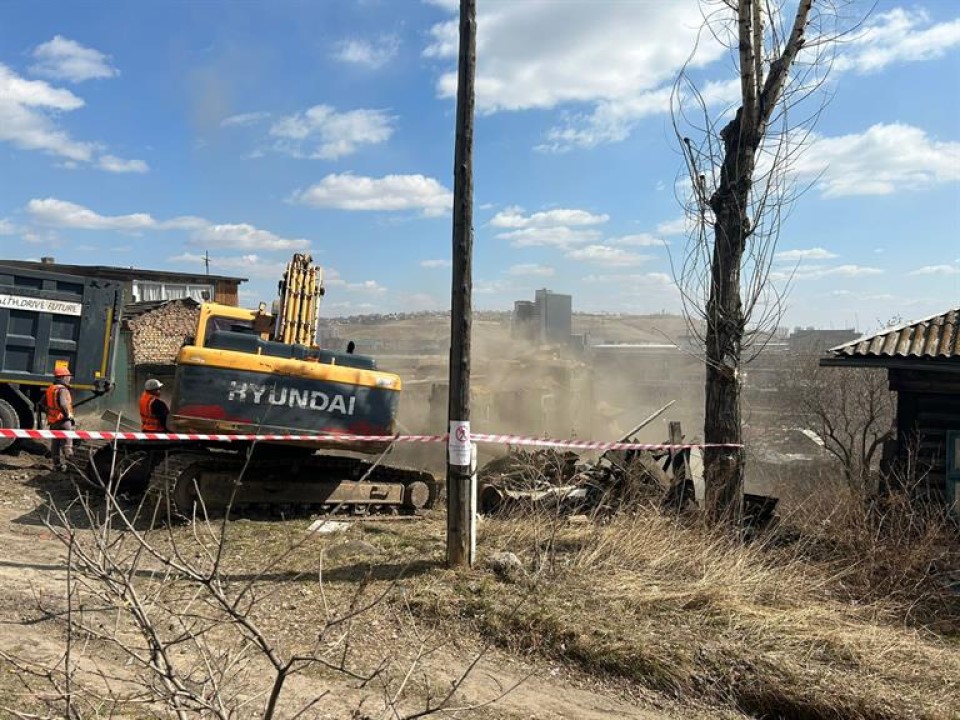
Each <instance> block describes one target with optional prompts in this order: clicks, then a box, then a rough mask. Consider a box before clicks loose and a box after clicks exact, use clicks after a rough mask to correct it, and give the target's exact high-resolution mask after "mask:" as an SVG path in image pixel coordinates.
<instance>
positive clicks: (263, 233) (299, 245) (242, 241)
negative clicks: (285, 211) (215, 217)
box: [191, 223, 310, 250]
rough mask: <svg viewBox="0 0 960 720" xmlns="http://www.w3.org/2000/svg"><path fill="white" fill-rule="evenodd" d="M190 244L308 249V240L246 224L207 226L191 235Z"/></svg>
mask: <svg viewBox="0 0 960 720" xmlns="http://www.w3.org/2000/svg"><path fill="white" fill-rule="evenodd" d="M191 242H192V244H194V245H202V246H205V247H220V248H235V249H238V250H304V249H306V248H308V247H310V241H309V240H304V239H302V238H298V239H289V238H282V237H280V236H278V235H275V234H274V233H272V232H270V231H269V230H260V229H258V228H256V227H254V226H253V225H250V224H248V223H235V224H226V225H207V226H205V227H202V228H199V229H197V230H196V231H195V232H194V233H193V236H192V238H191Z"/></svg>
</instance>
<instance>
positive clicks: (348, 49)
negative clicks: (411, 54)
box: [333, 35, 400, 70]
mask: <svg viewBox="0 0 960 720" xmlns="http://www.w3.org/2000/svg"><path fill="white" fill-rule="evenodd" d="M399 50H400V38H399V37H397V36H396V35H381V36H380V37H378V38H376V39H375V40H363V39H349V40H341V41H340V42H339V43H337V47H336V50H335V51H334V54H333V56H334V58H335V59H337V60H339V61H340V62H344V63H349V64H352V65H363V66H364V67H368V68H371V69H374V70H375V69H377V68H380V67H383V66H384V65H386V64H387V63H388V62H390V61H391V60H393V58H395V57H396V56H397V52H398V51H399Z"/></svg>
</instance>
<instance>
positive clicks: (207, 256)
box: [203, 250, 210, 275]
mask: <svg viewBox="0 0 960 720" xmlns="http://www.w3.org/2000/svg"><path fill="white" fill-rule="evenodd" d="M203 266H204V268H206V270H207V275H209V274H210V251H209V250H204V251H203Z"/></svg>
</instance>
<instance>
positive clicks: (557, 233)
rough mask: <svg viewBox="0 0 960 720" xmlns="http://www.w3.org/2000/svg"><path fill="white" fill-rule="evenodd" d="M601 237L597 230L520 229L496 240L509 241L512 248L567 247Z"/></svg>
mask: <svg viewBox="0 0 960 720" xmlns="http://www.w3.org/2000/svg"><path fill="white" fill-rule="evenodd" d="M602 235H603V234H602V233H601V232H600V231H599V230H585V229H574V228H569V227H565V226H559V227H527V228H521V229H520V230H511V231H510V232H505V233H499V234H498V235H497V238H499V239H501V240H509V241H510V242H511V243H512V244H513V246H514V247H536V246H540V245H550V246H554V247H567V246H569V245H576V244H579V243H585V242H590V241H593V240H599V239H600V238H601V237H602Z"/></svg>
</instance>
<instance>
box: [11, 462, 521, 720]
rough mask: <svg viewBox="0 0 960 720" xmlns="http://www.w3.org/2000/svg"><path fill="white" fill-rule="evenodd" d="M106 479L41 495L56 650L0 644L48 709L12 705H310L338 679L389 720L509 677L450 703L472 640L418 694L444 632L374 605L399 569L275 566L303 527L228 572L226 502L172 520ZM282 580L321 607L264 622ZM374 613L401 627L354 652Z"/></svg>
mask: <svg viewBox="0 0 960 720" xmlns="http://www.w3.org/2000/svg"><path fill="white" fill-rule="evenodd" d="M241 478H242V473H241ZM241 478H238V480H237V485H239V483H240V479H241ZM118 484H119V483H118V482H110V483H104V485H105V487H106V488H107V490H106V491H105V495H104V497H103V498H102V499H97V498H91V497H90V496H88V495H87V494H86V493H84V492H80V493H78V494H77V496H76V498H75V499H74V501H73V502H72V503H70V504H69V505H67V506H65V505H63V504H62V503H61V504H57V502H56V501H54V499H53V498H48V502H47V514H46V516H45V517H44V518H43V524H44V525H45V527H46V528H47V530H48V531H49V532H50V533H51V534H52V535H53V536H54V537H56V538H57V539H58V540H59V541H60V542H61V543H62V544H63V546H64V549H65V551H66V565H65V570H66V586H65V589H64V594H63V596H62V597H57V598H51V597H38V598H37V602H38V609H39V611H40V615H39V617H38V618H36V621H37V622H53V623H58V624H59V625H60V627H61V628H62V630H63V635H64V638H65V639H64V647H63V652H62V654H61V655H60V656H59V657H58V658H55V659H53V660H50V659H47V658H43V657H35V656H32V655H29V656H15V655H11V654H9V653H6V652H3V651H0V659H3V660H5V661H6V662H8V663H10V664H12V665H13V666H14V668H15V670H16V674H17V677H18V679H19V680H20V682H21V684H22V686H23V688H24V695H25V696H26V697H30V698H31V699H32V701H33V702H34V704H35V705H39V706H41V707H44V708H45V709H46V711H47V714H44V715H36V714H31V712H27V711H25V710H23V709H22V708H18V707H9V706H8V704H9V703H10V702H11V699H10V698H4V699H2V700H0V710H5V711H7V712H8V713H9V714H10V715H11V716H12V717H17V718H40V717H43V718H51V719H52V718H64V719H65V720H78V719H80V718H106V717H116V716H118V715H119V716H123V717H127V716H128V715H127V714H126V713H130V712H133V713H134V715H136V716H137V717H147V716H149V717H175V718H181V719H185V718H195V717H200V718H216V719H219V720H227V719H228V718H231V719H232V718H238V717H249V718H254V717H255V718H261V719H262V720H275V719H276V718H280V717H284V718H308V717H319V714H318V713H319V711H320V708H321V705H322V704H323V702H324V701H325V700H328V699H330V697H331V694H330V691H329V690H325V689H322V688H323V687H324V685H329V684H330V683H329V682H327V681H329V680H330V678H338V679H339V680H340V681H341V682H344V681H345V682H347V683H351V684H352V685H353V687H354V688H355V689H356V690H357V691H358V692H359V693H360V694H361V695H362V697H361V700H360V702H363V712H360V710H359V708H355V709H354V711H353V712H352V714H351V715H350V717H354V718H373V717H378V718H384V720H385V719H386V718H391V719H393V720H400V719H401V718H410V719H412V718H419V717H426V716H430V715H433V714H436V713H438V712H440V711H441V710H444V711H448V712H451V713H454V714H456V713H457V712H466V711H469V710H471V709H475V708H478V707H481V706H482V705H487V704H490V703H492V702H496V701H497V700H498V699H499V698H501V697H503V695H505V694H506V693H507V692H510V691H511V690H512V689H513V688H512V687H511V688H509V689H507V690H506V691H505V692H504V693H501V694H498V695H497V696H496V697H495V698H491V699H490V700H489V701H487V702H483V703H481V704H474V705H470V706H466V707H465V706H462V705H461V706H460V707H456V706H455V696H456V694H457V693H458V692H459V690H460V688H461V687H462V685H463V682H464V681H465V680H466V678H467V676H468V675H469V673H470V672H472V670H473V669H474V668H475V666H476V665H477V663H478V662H479V661H480V660H481V658H482V657H483V656H484V655H485V652H486V649H484V650H483V651H481V652H480V653H479V654H477V655H476V656H475V657H474V658H473V659H472V661H469V660H468V661H467V662H466V664H465V667H464V669H463V671H462V673H461V674H460V675H459V676H458V677H457V678H455V679H454V680H453V682H450V683H448V684H447V686H446V688H445V689H444V690H443V691H441V692H440V693H439V694H436V695H434V694H432V693H431V692H430V691H429V688H430V687H431V685H432V684H433V683H432V681H431V679H430V677H429V674H428V671H427V669H426V667H425V664H424V663H425V659H426V658H427V656H428V655H430V654H431V653H434V652H435V651H436V650H437V649H438V648H439V647H440V646H441V645H442V644H443V641H441V640H437V639H435V638H431V637H429V636H427V635H425V634H423V633H422V632H421V631H420V629H419V628H418V626H417V623H416V621H415V619H414V617H413V616H412V615H411V614H410V612H409V610H404V608H405V605H404V604H403V603H396V604H394V603H388V602H386V601H387V600H388V598H389V597H390V596H391V595H392V594H393V593H394V591H395V590H396V582H397V581H398V580H399V579H400V576H401V575H402V573H398V575H397V577H396V578H395V579H394V581H393V582H388V583H386V585H383V586H381V587H380V588H376V587H375V586H374V585H373V584H372V583H370V582H369V581H360V582H358V583H357V585H356V588H355V590H354V591H353V592H351V593H348V594H347V596H346V597H341V598H337V599H335V598H333V597H331V595H330V593H329V591H328V590H327V588H326V586H325V584H324V580H323V578H324V573H325V570H324V567H323V565H322V559H321V564H320V565H319V567H317V568H316V570H315V572H313V573H311V574H309V575H305V574H304V573H303V572H302V571H299V572H293V573H291V571H290V570H287V569H286V568H288V567H289V565H288V561H289V560H290V559H291V558H294V557H297V556H299V555H301V554H303V553H304V552H306V551H307V549H308V547H307V546H309V545H315V544H316V542H317V541H316V536H315V535H313V534H311V533H308V532H304V530H303V528H302V527H300V528H297V527H293V528H291V530H292V532H293V535H292V537H291V538H290V539H289V541H288V543H287V544H286V546H285V547H280V548H279V549H278V550H276V551H274V552H266V553H264V554H263V555H264V556H263V557H262V558H259V561H258V563H257V565H256V566H255V567H253V568H252V569H251V568H249V567H247V568H244V569H243V570H242V572H241V571H238V569H237V568H236V567H235V566H234V562H235V561H234V560H232V559H231V558H230V556H231V547H232V540H231V538H232V535H233V533H234V532H235V531H234V524H233V523H232V522H231V521H230V519H229V517H230V509H231V505H232V502H231V503H230V504H228V506H227V508H226V512H225V513H223V515H222V517H221V518H219V520H211V519H210V518H209V517H208V516H207V513H206V511H205V508H204V506H203V504H202V498H201V499H200V505H199V506H198V507H196V508H195V510H194V514H193V517H192V518H190V520H191V522H190V523H188V524H183V523H182V520H183V518H182V517H180V518H179V520H178V517H177V516H176V514H175V512H174V509H173V507H172V504H171V502H170V497H169V495H170V494H169V493H148V494H147V495H146V496H145V497H144V498H143V499H142V500H141V501H140V502H139V504H134V505H131V504H129V502H127V501H125V500H124V499H123V498H122V497H120V496H118V495H117V494H116V493H115V492H114V490H113V488H115V487H116V486H117V485H118ZM321 557H322V556H321ZM293 588H296V589H297V590H299V591H304V590H306V591H308V592H310V593H311V594H313V595H314V596H316V597H317V603H318V604H319V606H320V608H321V609H322V612H321V613H320V615H319V618H318V619H317V620H316V621H314V622H311V623H309V624H304V625H303V627H302V628H300V631H299V632H298V633H296V634H295V636H294V637H288V636H283V635H282V634H280V633H278V631H277V630H276V629H274V628H273V627H272V626H273V625H274V624H275V623H274V622H272V620H274V619H275V618H276V614H277V612H278V611H279V612H281V613H282V612H284V611H285V610H286V606H285V605H284V604H283V603H280V602H278V601H277V600H278V598H282V597H284V595H283V593H284V592H289V590H291V589H293ZM389 613H393V614H394V616H395V617H394V621H395V622H396V624H397V625H398V626H399V627H402V628H403V629H404V633H405V635H408V637H406V636H405V637H404V638H402V639H401V642H402V644H403V652H402V653H400V656H397V655H396V649H394V650H393V651H391V650H389V649H385V648H375V649H373V650H372V651H371V649H369V648H368V649H367V650H366V652H362V651H361V650H362V649H363V645H364V639H363V637H362V636H363V634H364V633H363V629H364V627H366V626H367V623H368V622H369V621H371V620H372V619H374V618H382V617H383V616H384V615H385V614H389ZM398 613H399V615H397V614H398ZM378 653H379V654H378ZM298 678H299V679H300V682H299V683H295V682H294V681H295V680H297V679H298ZM304 679H306V680H307V681H304ZM414 681H417V682H419V683H421V684H422V685H424V686H425V687H427V688H428V691H427V692H426V695H425V696H423V697H418V696H417V695H414V694H412V693H411V690H410V686H411V685H412V684H413V683H414ZM292 685H295V686H296V687H295V688H293V689H291V686H292ZM318 686H319V687H320V688H321V689H319V690H318V689H316V688H317V687H318ZM325 716H326V715H325Z"/></svg>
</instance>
